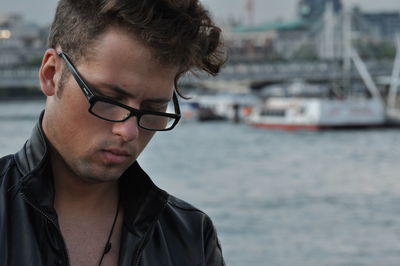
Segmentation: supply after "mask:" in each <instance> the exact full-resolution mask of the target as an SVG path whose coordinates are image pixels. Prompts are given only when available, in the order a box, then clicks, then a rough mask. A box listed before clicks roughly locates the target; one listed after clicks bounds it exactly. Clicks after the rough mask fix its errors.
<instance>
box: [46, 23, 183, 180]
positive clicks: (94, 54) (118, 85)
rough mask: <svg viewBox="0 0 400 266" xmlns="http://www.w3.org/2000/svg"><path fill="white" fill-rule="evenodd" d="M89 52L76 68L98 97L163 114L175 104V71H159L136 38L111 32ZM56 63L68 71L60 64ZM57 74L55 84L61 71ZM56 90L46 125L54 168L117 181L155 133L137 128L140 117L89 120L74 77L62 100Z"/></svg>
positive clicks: (66, 84)
mask: <svg viewBox="0 0 400 266" xmlns="http://www.w3.org/2000/svg"><path fill="white" fill-rule="evenodd" d="M89 49H90V51H89V53H90V56H89V57H88V59H82V60H80V62H79V63H77V64H76V65H75V66H76V68H77V69H78V71H79V72H80V74H81V75H82V77H83V78H84V79H85V81H86V82H87V84H88V85H89V87H90V88H91V89H92V90H93V92H94V93H95V94H96V95H99V96H103V97H109V98H112V99H114V100H116V101H118V102H121V103H123V104H126V105H128V106H131V107H133V108H136V109H145V110H155V111H161V110H163V109H165V106H166V105H167V103H168V102H169V100H170V99H171V98H172V93H173V87H174V78H175V75H176V73H177V69H175V68H173V67H167V66H163V65H160V64H159V63H158V62H156V61H155V60H154V59H153V58H152V56H151V53H150V50H149V49H148V48H147V47H145V46H144V45H143V44H141V43H140V42H139V41H138V40H137V39H135V37H134V36H132V35H131V34H127V33H126V32H125V31H123V30H121V29H117V28H113V27H111V28H109V29H108V30H107V31H106V32H105V33H104V34H102V35H101V36H99V38H98V40H96V42H95V44H94V45H93V47H91V48H89ZM53 60H54V61H55V62H56V64H59V65H62V68H63V69H64V71H68V69H67V67H66V66H65V65H64V61H63V60H62V59H61V58H53ZM55 69H56V71H55V72H56V74H55V75H54V76H55V77H56V78H55V80H57V79H59V78H60V76H61V75H60V74H59V73H58V74H57V72H60V71H61V69H60V67H58V68H57V67H56V68H55ZM54 84H55V85H54V88H55V91H54V92H55V93H54V94H53V95H50V96H49V95H48V100H47V104H46V111H45V116H44V119H43V129H44V131H45V134H46V136H47V138H48V140H49V142H50V143H51V146H52V147H53V158H52V160H53V162H52V163H53V167H54V164H56V165H57V166H58V167H59V169H60V170H61V171H66V172H67V174H69V173H70V174H73V175H75V176H77V177H78V178H80V179H82V180H84V181H86V182H106V181H114V180H117V179H118V178H119V177H120V176H121V174H122V173H123V172H124V171H125V170H126V169H127V168H128V167H129V166H130V165H131V164H132V163H133V162H134V161H135V160H136V158H137V157H138V156H139V154H140V153H141V152H142V151H143V149H144V148H145V146H146V145H147V143H148V142H149V141H150V139H151V138H152V137H153V135H154V132H152V131H147V130H145V129H141V128H139V127H138V126H137V119H136V117H132V118H130V119H128V120H127V121H125V122H108V121H104V120H101V119H99V118H97V117H95V116H93V115H92V114H90V113H89V112H88V108H89V103H88V100H87V99H86V97H85V96H84V94H83V93H82V90H81V89H80V87H79V86H78V84H77V83H76V81H75V79H74V78H73V77H72V75H69V77H68V79H67V80H66V81H65V82H64V86H63V90H62V94H61V96H60V97H58V96H57V91H58V90H59V89H60V88H58V87H57V86H58V85H57V84H58V82H55V83H54ZM42 89H43V85H42ZM163 111H165V110H163ZM56 170H58V169H56Z"/></svg>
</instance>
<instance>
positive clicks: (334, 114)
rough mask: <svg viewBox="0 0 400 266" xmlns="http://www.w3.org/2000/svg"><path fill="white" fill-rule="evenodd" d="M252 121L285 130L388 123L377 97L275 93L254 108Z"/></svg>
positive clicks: (266, 126)
mask: <svg viewBox="0 0 400 266" xmlns="http://www.w3.org/2000/svg"><path fill="white" fill-rule="evenodd" d="M249 122H250V124H251V125H253V126H256V127H262V128H269V129H285V130H299V129H305V130H319V129H335V128H341V129H346V128H349V129H350V128H361V127H379V126H383V125H384V123H385V108H384V106H383V104H382V102H381V101H379V100H376V99H374V98H371V99H366V98H347V99H343V100H339V99H320V98H298V97H294V98H288V97H272V98H268V99H267V100H266V101H265V102H264V104H263V105H260V106H258V107H256V108H255V109H254V110H253V112H252V115H251V116H250V118H249Z"/></svg>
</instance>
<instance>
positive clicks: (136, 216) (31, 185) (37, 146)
mask: <svg viewBox="0 0 400 266" xmlns="http://www.w3.org/2000/svg"><path fill="white" fill-rule="evenodd" d="M43 114H44V111H43V112H42V113H41V115H40V119H39V121H38V123H37V124H36V126H35V127H34V129H33V131H32V135H31V137H30V139H28V141H27V142H26V143H25V145H24V147H23V148H22V149H21V150H20V151H19V152H17V153H16V154H15V155H14V158H15V161H16V164H17V167H18V170H19V171H20V173H21V174H22V178H21V179H20V182H19V183H20V186H19V189H20V190H21V192H22V193H23V194H24V195H25V196H26V197H27V198H28V200H29V201H30V203H31V204H33V205H34V206H35V207H36V208H38V209H39V210H41V211H43V212H44V213H45V214H46V215H47V216H48V218H50V219H53V221H57V215H56V212H55V210H54V207H53V203H54V185H53V177H52V174H51V167H50V159H49V152H48V141H47V140H46V136H45V134H44V132H43V129H42V126H41V124H42V119H43ZM118 182H119V186H120V197H121V202H122V207H123V208H124V214H125V221H124V223H125V225H126V227H127V229H128V231H130V232H131V233H133V234H134V235H135V236H136V237H139V238H142V237H143V235H144V233H145V232H146V231H147V229H148V227H149V226H151V225H152V224H153V223H154V222H155V221H156V220H157V219H158V216H159V215H160V214H161V212H162V210H163V209H164V207H165V205H166V203H167V200H168V194H167V192H165V191H163V190H161V189H159V188H158V187H157V186H155V185H154V183H153V182H152V181H151V179H150V177H149V176H148V175H147V174H146V173H145V172H144V171H143V170H142V169H141V167H140V166H139V164H138V163H137V162H136V161H135V162H134V163H133V164H132V165H131V166H130V167H129V168H128V169H127V170H126V171H125V172H124V173H123V175H122V176H121V178H120V180H119V181H118Z"/></svg>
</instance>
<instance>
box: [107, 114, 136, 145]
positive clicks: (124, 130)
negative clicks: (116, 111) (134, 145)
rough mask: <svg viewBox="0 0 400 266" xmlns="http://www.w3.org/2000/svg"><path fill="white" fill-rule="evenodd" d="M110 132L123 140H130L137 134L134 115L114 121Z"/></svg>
mask: <svg viewBox="0 0 400 266" xmlns="http://www.w3.org/2000/svg"><path fill="white" fill-rule="evenodd" d="M112 133H113V134H114V135H118V136H120V137H121V138H122V140H123V141H124V142H130V141H132V140H134V139H136V138H137V137H138V136H139V127H138V124H137V118H136V117H135V116H133V117H131V118H129V119H128V120H126V121H124V122H118V123H114V125H113V128H112Z"/></svg>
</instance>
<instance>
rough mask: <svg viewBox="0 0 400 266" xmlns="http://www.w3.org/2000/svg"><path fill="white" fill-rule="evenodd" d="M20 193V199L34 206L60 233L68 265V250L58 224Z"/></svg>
mask: <svg viewBox="0 0 400 266" xmlns="http://www.w3.org/2000/svg"><path fill="white" fill-rule="evenodd" d="M21 195H22V199H23V200H24V201H25V202H26V203H28V204H29V205H30V206H31V207H32V208H34V209H35V210H36V211H38V212H39V213H40V214H41V215H43V216H44V217H45V218H46V219H47V220H48V221H50V223H51V224H52V225H53V226H54V228H55V229H56V230H57V232H58V233H59V235H60V238H61V240H62V245H63V247H64V248H63V249H62V251H63V253H64V258H65V260H66V262H67V264H66V265H67V266H69V265H70V264H69V256H68V250H67V246H66V245H65V240H64V237H63V236H62V233H61V231H60V229H59V228H58V225H57V224H56V223H55V222H54V221H53V219H51V218H50V217H49V216H48V215H47V214H46V213H45V212H44V211H43V210H41V209H40V208H38V207H36V206H35V205H34V204H33V203H32V202H31V201H30V199H29V198H28V197H27V196H25V194H24V193H22V192H21Z"/></svg>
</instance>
